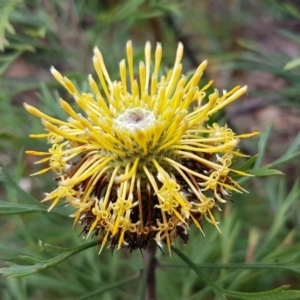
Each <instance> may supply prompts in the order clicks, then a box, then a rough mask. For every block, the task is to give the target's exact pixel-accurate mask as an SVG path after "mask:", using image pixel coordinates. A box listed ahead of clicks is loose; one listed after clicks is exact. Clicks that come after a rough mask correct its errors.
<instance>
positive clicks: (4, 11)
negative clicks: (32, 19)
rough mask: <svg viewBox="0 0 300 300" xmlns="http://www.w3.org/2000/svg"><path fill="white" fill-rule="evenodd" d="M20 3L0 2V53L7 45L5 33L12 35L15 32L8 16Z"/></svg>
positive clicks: (16, 0) (10, 0)
mask: <svg viewBox="0 0 300 300" xmlns="http://www.w3.org/2000/svg"><path fill="white" fill-rule="evenodd" d="M20 3H22V1H21V0H1V3H0V16H1V18H0V51H3V50H4V48H5V46H7V45H9V42H8V41H7V39H6V37H5V31H7V32H9V33H10V34H14V33H15V30H14V28H13V26H12V25H11V23H10V21H9V16H10V14H11V13H12V12H13V11H14V9H15V6H17V5H18V4H20Z"/></svg>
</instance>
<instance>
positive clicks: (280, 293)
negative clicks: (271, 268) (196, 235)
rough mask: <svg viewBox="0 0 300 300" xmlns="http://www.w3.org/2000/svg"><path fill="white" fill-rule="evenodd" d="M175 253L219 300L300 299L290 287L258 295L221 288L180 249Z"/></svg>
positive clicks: (297, 293) (298, 294)
mask: <svg viewBox="0 0 300 300" xmlns="http://www.w3.org/2000/svg"><path fill="white" fill-rule="evenodd" d="M173 251H174V252H175V253H176V254H177V255H178V256H179V257H180V258H181V259H182V260H183V261H184V262H185V263H186V264H188V265H189V267H190V268H192V269H193V270H194V271H195V272H196V273H197V274H198V275H199V277H201V278H202V279H203V281H204V282H205V283H206V284H207V285H208V286H209V287H210V288H211V289H212V290H213V291H214V293H215V294H216V296H217V299H218V300H219V299H220V300H222V299H226V297H225V295H227V296H230V297H233V298H235V299H240V300H244V299H245V300H293V299H299V298H300V291H298V290H290V291H287V289H288V288H289V286H288V285H283V286H281V287H278V288H276V289H274V290H271V291H266V292H256V293H244V292H237V291H231V290H225V289H223V288H221V287H219V286H218V285H217V284H216V283H215V282H214V281H212V280H211V279H210V278H209V277H207V276H206V275H205V274H204V273H203V272H202V271H201V270H200V268H199V267H198V266H197V265H195V264H194V263H193V262H192V261H191V260H190V259H189V258H188V257H187V256H185V255H184V254H183V253H182V252H181V251H180V250H179V249H177V248H175V247H173Z"/></svg>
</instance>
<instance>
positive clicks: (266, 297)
mask: <svg viewBox="0 0 300 300" xmlns="http://www.w3.org/2000/svg"><path fill="white" fill-rule="evenodd" d="M288 288H289V286H288V285H283V286H281V287H279V288H277V289H274V290H271V291H267V292H257V293H243V292H236V291H226V295H227V296H230V297H233V298H235V299H240V300H293V299H299V297H300V291H297V290H290V291H287V289H288Z"/></svg>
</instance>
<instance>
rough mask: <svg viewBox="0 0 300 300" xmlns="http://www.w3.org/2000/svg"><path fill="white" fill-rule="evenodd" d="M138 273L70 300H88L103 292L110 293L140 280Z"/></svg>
mask: <svg viewBox="0 0 300 300" xmlns="http://www.w3.org/2000/svg"><path fill="white" fill-rule="evenodd" d="M140 276H141V275H140V273H138V274H135V275H133V276H130V277H128V278H125V279H121V280H119V281H116V282H114V283H112V284H107V285H106V286H104V287H100V288H98V289H95V290H94V291H91V292H89V293H86V294H84V295H81V296H79V297H76V298H72V300H87V299H90V298H92V297H94V296H98V295H101V294H103V293H104V292H107V291H110V290H113V289H116V288H119V287H121V286H122V285H126V284H128V283H131V282H133V281H135V280H137V279H138V278H140Z"/></svg>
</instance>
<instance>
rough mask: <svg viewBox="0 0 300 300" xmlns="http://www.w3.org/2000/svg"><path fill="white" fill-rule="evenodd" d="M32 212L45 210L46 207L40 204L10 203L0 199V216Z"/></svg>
mask: <svg viewBox="0 0 300 300" xmlns="http://www.w3.org/2000/svg"><path fill="white" fill-rule="evenodd" d="M32 212H47V207H45V206H41V205H32V204H30V205H28V204H20V203H12V202H7V201H3V200H0V216H1V215H14V214H26V213H32Z"/></svg>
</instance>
